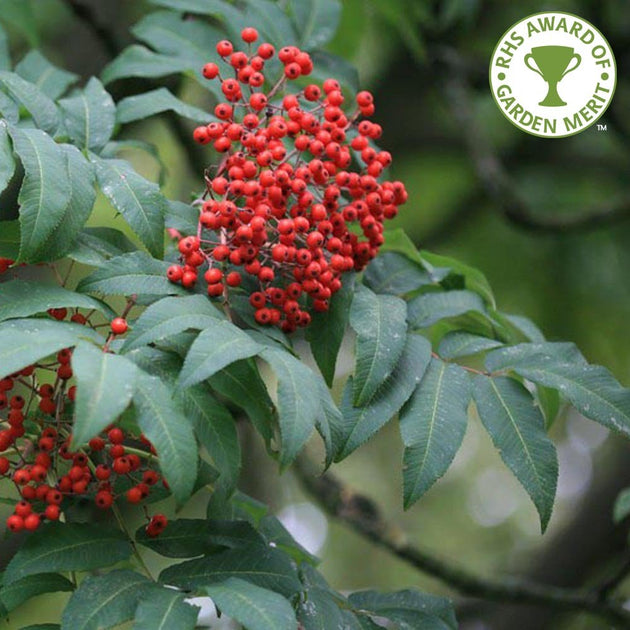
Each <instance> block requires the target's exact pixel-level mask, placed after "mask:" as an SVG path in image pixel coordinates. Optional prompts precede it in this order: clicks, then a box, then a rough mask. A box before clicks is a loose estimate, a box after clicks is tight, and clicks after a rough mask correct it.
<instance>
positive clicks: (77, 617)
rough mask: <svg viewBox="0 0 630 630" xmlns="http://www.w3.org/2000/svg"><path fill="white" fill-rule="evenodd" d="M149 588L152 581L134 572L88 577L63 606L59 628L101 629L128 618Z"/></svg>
mask: <svg viewBox="0 0 630 630" xmlns="http://www.w3.org/2000/svg"><path fill="white" fill-rule="evenodd" d="M152 588H155V587H154V586H153V585H152V583H151V582H150V581H149V580H148V579H147V578H145V577H144V576H143V575H140V574H139V573H136V572H135V571H127V570H120V571H112V572H111V573H106V574H105V575H97V576H89V577H87V578H85V580H83V582H81V585H80V586H79V588H78V589H77V590H76V591H75V592H74V593H73V595H72V597H71V598H70V601H69V602H68V604H67V606H66V607H65V609H64V611H63V616H62V618H61V630H101V629H102V628H113V627H114V626H117V625H119V624H121V623H123V622H125V621H129V620H130V619H133V616H134V613H135V610H136V606H137V604H138V600H139V599H140V598H141V597H142V596H143V594H144V593H145V592H146V591H147V590H149V589H152Z"/></svg>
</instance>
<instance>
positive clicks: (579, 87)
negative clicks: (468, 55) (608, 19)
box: [490, 11, 617, 138]
mask: <svg viewBox="0 0 630 630" xmlns="http://www.w3.org/2000/svg"><path fill="white" fill-rule="evenodd" d="M616 84H617V66H616V64H615V57H614V55H613V51H612V49H611V47H610V44H609V43H608V42H607V41H606V38H605V37H604V36H603V35H602V34H601V33H600V32H599V31H598V30H597V29H596V28H595V27H594V26H593V25H592V24H591V23H589V22H587V21H586V20H584V19H582V18H580V17H578V16H577V15H572V14H570V13H561V12H559V11H549V12H545V13H537V14H535V15H530V16H529V17H526V18H524V19H523V20H521V21H520V22H517V23H516V24H514V25H513V26H512V27H510V28H509V29H508V31H507V32H506V33H505V34H504V35H503V36H502V37H501V39H500V40H499V43H498V44H497V46H496V48H495V49H494V52H493V53H492V59H491V60H490V87H491V89H492V95H493V96H494V100H495V101H496V103H497V105H498V106H499V108H500V110H501V112H502V113H503V115H504V116H505V117H506V118H507V119H508V120H509V121H510V122H511V123H512V124H514V125H516V126H517V127H519V128H520V129H522V130H523V131H526V132H527V133H530V134H532V135H535V136H541V137H544V138H562V137H565V136H572V135H574V134H576V133H580V132H581V131H584V130H585V129H587V128H588V127H590V126H591V125H592V124H594V123H595V122H596V121H597V120H598V119H599V118H600V117H601V116H602V114H603V113H604V112H605V111H606V109H607V108H608V106H609V105H610V102H611V100H612V97H613V94H614V92H615V86H616Z"/></svg>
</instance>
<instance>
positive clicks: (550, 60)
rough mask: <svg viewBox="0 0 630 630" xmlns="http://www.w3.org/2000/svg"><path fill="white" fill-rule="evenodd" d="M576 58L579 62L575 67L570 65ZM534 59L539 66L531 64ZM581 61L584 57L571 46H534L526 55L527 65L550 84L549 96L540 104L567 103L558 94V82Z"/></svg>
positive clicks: (554, 104)
mask: <svg viewBox="0 0 630 630" xmlns="http://www.w3.org/2000/svg"><path fill="white" fill-rule="evenodd" d="M574 59H575V60H576V61H577V63H576V64H574V65H573V67H569V66H570V65H571V62H572V61H573V60H574ZM532 61H533V62H534V63H535V64H536V66H538V67H535V66H533V65H531V62H532ZM581 62H582V57H580V55H578V54H577V53H576V52H573V48H570V47H569V46H536V47H534V48H532V52H531V53H529V54H527V55H525V65H526V66H527V67H528V68H529V69H530V70H533V71H534V72H536V73H537V74H539V75H540V76H541V77H542V78H543V79H544V80H545V81H546V82H547V83H548V84H549V90H548V92H547V96H545V98H544V99H543V100H542V101H540V103H538V104H539V105H544V106H545V107H561V106H562V105H566V103H565V102H564V101H563V100H562V99H561V98H560V95H559V94H558V83H560V81H561V80H562V79H563V78H564V77H565V76H566V75H567V74H569V72H572V71H573V70H575V69H576V68H577V67H578V66H579V65H580V63H581Z"/></svg>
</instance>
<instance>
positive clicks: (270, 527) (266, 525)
mask: <svg viewBox="0 0 630 630" xmlns="http://www.w3.org/2000/svg"><path fill="white" fill-rule="evenodd" d="M258 529H259V531H260V533H261V534H263V535H264V536H265V538H266V539H267V540H268V541H269V542H268V543H265V544H271V545H272V546H274V547H276V548H277V549H280V550H281V551H284V553H286V554H287V555H289V556H291V558H293V560H295V562H296V563H297V565H298V566H300V565H302V563H307V564H310V565H313V566H316V565H318V564H319V559H318V558H317V557H316V556H314V555H313V554H311V553H309V552H308V551H307V550H306V549H304V547H302V545H300V544H299V543H298V542H297V540H295V538H293V536H292V535H291V534H290V532H289V531H288V530H287V529H286V527H285V526H284V525H283V524H282V523H281V522H280V520H279V519H278V518H276V517H275V516H272V515H271V514H267V515H265V516H263V517H262V518H261V519H260V522H259V523H258Z"/></svg>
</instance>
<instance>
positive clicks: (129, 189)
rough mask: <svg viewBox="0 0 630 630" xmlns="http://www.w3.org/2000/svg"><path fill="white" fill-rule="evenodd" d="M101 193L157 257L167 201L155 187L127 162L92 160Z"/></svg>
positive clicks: (155, 185) (161, 245) (160, 253)
mask: <svg viewBox="0 0 630 630" xmlns="http://www.w3.org/2000/svg"><path fill="white" fill-rule="evenodd" d="M93 162H94V164H95V166H96V177H97V179H98V184H99V186H100V188H101V190H102V191H103V194H104V195H105V196H106V197H107V198H108V199H109V201H110V202H111V204H112V205H113V206H114V208H116V210H118V212H120V214H122V216H123V217H124V219H125V221H127V223H128V224H129V225H130V226H131V229H132V230H133V231H134V232H135V233H136V234H137V235H138V236H139V237H140V240H141V241H142V243H143V244H144V245H146V247H147V249H148V250H149V252H150V253H151V254H152V255H153V256H156V257H160V256H162V253H163V250H164V216H165V214H166V209H167V205H168V204H167V202H166V198H165V197H164V196H163V195H162V193H161V192H160V188H159V186H158V185H157V184H154V183H153V182H150V181H149V180H147V179H145V178H144V177H142V176H141V175H138V173H136V171H135V170H134V169H133V168H132V166H131V165H130V164H129V162H125V161H124V160H103V159H101V158H97V157H93Z"/></svg>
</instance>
